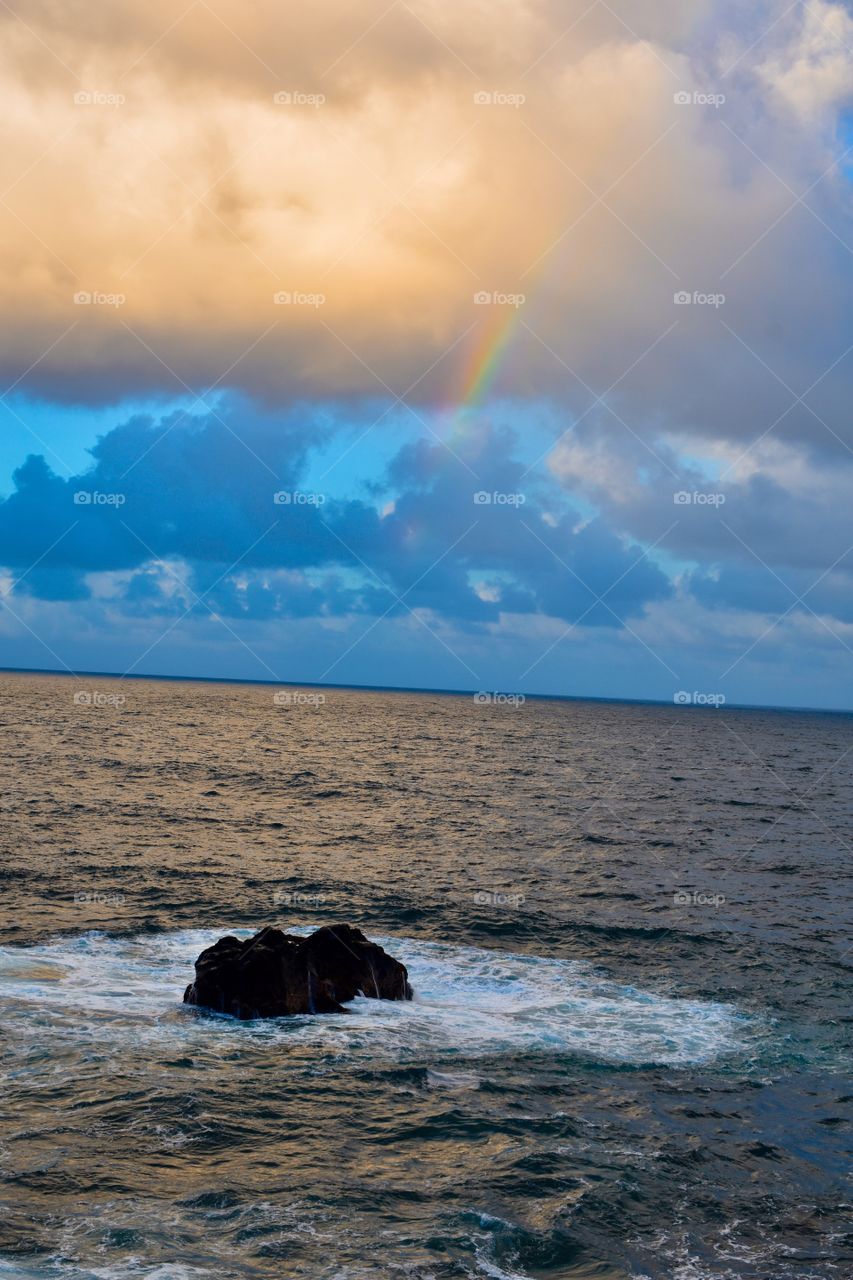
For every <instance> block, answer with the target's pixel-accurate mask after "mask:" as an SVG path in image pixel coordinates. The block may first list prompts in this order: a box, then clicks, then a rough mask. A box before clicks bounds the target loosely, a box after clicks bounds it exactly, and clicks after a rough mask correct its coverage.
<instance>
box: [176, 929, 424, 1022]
mask: <svg viewBox="0 0 853 1280" xmlns="http://www.w3.org/2000/svg"><path fill="white" fill-rule="evenodd" d="M357 995H364V996H369V997H371V998H372V999H376V1000H411V998H412V988H411V987H410V986H409V975H408V973H407V971H406V966H405V965H402V964H400V962H399V960H395V959H394V958H393V957H392V956H389V955H388V954H387V952H385V951H383V949H382V947H380V946H378V945H377V943H375V942H370V941H369V939H368V938H366V937H365V936H364V934H363V933H362V932H361V930H360V929H355V928H353V926H352V925H349V924H336V925H329V926H327V927H325V928H323V929H318V930H317V932H316V933H312V934H311V935H310V936H309V937H307V938H297V937H294V936H293V935H292V934H288V933H283V932H282V930H281V929H261V931H260V933H256V934H255V936H254V937H253V938H247V939H245V940H243V941H241V940H240V939H239V938H233V937H227V938H220V939H219V941H218V942H217V943H215V944H214V945H213V946H212V947H208V948H207V950H206V951H202V953H201V955H200V956H199V958H198V959H197V960H196V962H195V982H191V983H190V985H189V986H188V987H187V989H186V991H185V992H184V1003H185V1004H194V1005H200V1006H201V1007H203V1008H205V1009H213V1010H214V1011H215V1012H216V1013H230V1014H232V1015H233V1016H234V1017H235V1018H280V1017H282V1015H284V1014H290V1013H346V1012H347V1010H346V1009H345V1008H344V1004H345V1003H346V1002H347V1001H348V1000H352V999H353V998H354V997H355V996H357Z"/></svg>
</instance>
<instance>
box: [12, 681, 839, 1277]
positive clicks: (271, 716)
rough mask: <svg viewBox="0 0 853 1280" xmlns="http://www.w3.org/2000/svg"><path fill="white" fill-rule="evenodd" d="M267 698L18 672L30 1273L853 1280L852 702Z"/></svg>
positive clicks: (16, 931) (22, 1267)
mask: <svg viewBox="0 0 853 1280" xmlns="http://www.w3.org/2000/svg"><path fill="white" fill-rule="evenodd" d="M75 692H77V693H80V692H83V693H90V694H101V695H107V700H106V701H104V699H103V698H101V699H99V698H94V699H93V700H92V702H91V703H90V705H78V704H77V703H75V701H74V694H75ZM273 692H274V691H273V690H272V689H268V688H263V687H252V686H237V685H210V684H190V683H172V682H124V683H119V682H117V681H106V680H104V681H91V680H87V681H84V682H82V683H80V684H75V683H74V682H73V681H71V680H65V679H60V678H47V677H43V678H42V677H24V676H7V677H2V678H0V694H2V697H0V721H1V722H2V732H3V743H4V751H3V754H2V759H0V771H2V777H0V796H2V820H3V821H2V832H3V835H2V864H0V905H2V908H3V910H2V930H0V997H2V1001H3V1010H4V1013H3V1019H2V1025H0V1036H2V1040H0V1067H2V1070H3V1075H4V1093H3V1103H2V1106H0V1209H2V1213H0V1277H6V1276H9V1277H15V1278H16V1277H21V1280H24V1278H29V1280H47V1278H51V1280H95V1278H97V1280H207V1278H209V1277H215V1278H216V1280H231V1278H234V1280H237V1278H240V1280H242V1278H247V1280H248V1278H251V1277H258V1278H261V1277H263V1278H267V1277H317V1278H319V1280H333V1278H340V1280H344V1278H346V1280H374V1278H380V1277H382V1278H384V1277H395V1276H399V1277H412V1278H414V1280H429V1278H434V1280H451V1278H455V1277H482V1276H486V1277H494V1278H495V1280H502V1278H505V1277H509V1278H510V1280H519V1278H521V1280H527V1278H531V1280H535V1278H537V1277H542V1278H543V1280H544V1278H545V1277H548V1278H551V1277H564V1276H565V1277H578V1278H584V1280H587V1278H589V1280H592V1278H593V1277H595V1278H596V1280H599V1278H600V1280H616V1278H618V1277H628V1276H633V1277H642V1276H646V1277H650V1278H654V1280H658V1278H663V1277H666V1278H668V1280H669V1278H671V1280H704V1278H705V1277H708V1278H710V1277H716V1278H720V1280H724V1278H726V1277H753V1278H754V1280H777V1278H778V1280H800V1278H807V1277H813V1278H814V1280H835V1278H836V1277H843V1276H848V1275H850V1274H851V1272H853V1240H851V1237H850V1235H849V1234H846V1233H847V1232H849V1223H850V1200H851V1195H850V1188H849V1184H848V1183H847V1182H846V1181H845V1175H846V1172H847V1170H848V1169H849V1166H850V1146H851V1141H850V1138H851V1134H850V1127H849V1126H850V1118H851V1106H850V1103H851V1095H853V1086H851V1084H850V1082H849V1078H848V1073H849V1067H850V1058H849V1044H850V1029H851V1026H853V1021H851V1017H850V1005H849V994H850V968H851V963H853V939H851V934H850V928H849V911H847V910H846V907H849V902H850V879H849V876H850V867H851V861H850V855H851V851H852V850H853V809H852V808H851V799H853V785H851V777H850V769H849V762H850V760H851V759H853V754H849V755H848V753H851V752H853V733H851V731H852V730H853V718H851V717H849V716H842V715H838V716H832V715H805V714H783V713H769V712H768V713H762V712H745V711H733V710H720V711H710V710H709V711H704V710H693V709H684V708H675V707H673V708H665V707H640V706H619V705H614V704H594V703H561V702H528V703H527V704H525V705H524V706H521V707H515V706H512V705H477V704H475V703H474V701H473V700H470V701H469V700H467V699H462V698H449V697H438V696H435V697H433V696H425V695H390V694H375V693H359V692H354V691H352V692H345V691H336V690H329V691H327V693H326V702H325V703H324V704H323V705H320V706H314V705H311V704H310V703H309V704H306V703H291V705H290V706H289V707H288V706H279V705H276V704H275V703H274V702H273ZM116 695H118V698H119V699H120V698H124V699H126V701H124V702H123V703H122V702H120V701H118V703H117V702H116ZM98 702H101V703H102V705H97V704H98ZM336 920H349V921H351V922H352V923H354V924H358V925H359V926H361V927H362V928H364V929H365V931H366V932H367V933H368V934H369V935H370V936H371V937H374V938H376V939H377V940H379V941H381V942H382V943H383V945H385V946H386V947H387V948H388V950H390V951H391V952H392V954H394V955H397V956H398V957H399V958H400V959H402V960H403V961H404V962H405V963H406V964H407V965H408V967H409V972H410V978H411V981H412V983H413V985H414V987H415V991H416V996H417V998H416V1000H415V1001H414V1002H413V1003H412V1004H411V1005H408V1004H405V1005H404V1004H399V1005H398V1004H385V1003H378V1002H374V1001H367V1000H359V1001H356V1002H355V1004H354V1005H353V1013H352V1015H351V1016H349V1017H346V1018H345V1017H335V1016H328V1017H322V1018H314V1019H311V1018H295V1019H290V1020H281V1021H278V1022H267V1023H253V1024H243V1023H236V1022H234V1021H232V1020H230V1019H223V1018H214V1017H209V1016H206V1015H203V1014H201V1015H200V1014H198V1013H197V1012H195V1011H193V1010H190V1009H187V1008H185V1007H184V1006H182V1005H181V1003H180V1000H181V995H182V991H183V987H184V985H185V983H186V982H187V980H188V979H189V977H190V976H191V973H192V961H193V959H194V958H195V956H196V955H197V954H198V952H199V951H200V950H201V949H202V948H203V947H204V946H205V945H207V944H208V943H209V942H210V941H212V940H215V938H216V937H218V936H220V935H221V934H222V933H223V932H226V931H227V932H234V931H239V930H241V929H245V930H250V931H252V930H254V929H256V928H257V927H259V926H260V925H261V924H263V923H273V922H275V923H279V924H281V925H283V926H286V927H288V928H300V929H309V928H312V927H315V926H316V925H317V924H319V923H323V922H326V923H329V922H334V921H336Z"/></svg>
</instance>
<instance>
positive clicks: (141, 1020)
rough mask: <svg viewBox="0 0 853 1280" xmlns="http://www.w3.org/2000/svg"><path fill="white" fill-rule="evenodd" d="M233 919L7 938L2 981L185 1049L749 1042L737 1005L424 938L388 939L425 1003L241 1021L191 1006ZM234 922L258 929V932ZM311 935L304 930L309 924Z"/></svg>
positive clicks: (640, 1050)
mask: <svg viewBox="0 0 853 1280" xmlns="http://www.w3.org/2000/svg"><path fill="white" fill-rule="evenodd" d="M226 932H229V930H228V929H227V928H223V929H217V930H204V931H202V930H185V931H181V932H175V933H171V934H151V935H144V936H140V937H135V938H114V937H110V936H108V935H103V934H86V935H83V936H77V937H73V938H61V939H56V940H54V941H51V942H48V943H45V944H43V945H39V946H33V947H25V948H21V947H18V948H14V947H5V948H0V991H2V994H3V996H4V997H5V999H6V1000H11V1001H12V1002H13V1009H14V1010H15V1011H16V1013H17V1015H18V1016H26V1014H27V1013H28V1012H30V1011H31V1012H38V1013H39V1015H40V1018H39V1022H40V1025H42V1026H45V1019H47V1023H48V1024H50V1025H52V1026H53V1027H54V1028H55V1029H56V1028H57V1026H58V1025H59V1026H61V1027H62V1028H63V1032H64V1034H66V1035H67V1034H72V1035H73V1034H75V1033H78V1034H80V1035H85V1034H86V1032H87V1028H88V1029H89V1031H91V1032H93V1033H96V1034H97V1036H98V1037H99V1039H100V1040H101V1041H102V1042H103V1041H104V1040H109V1039H110V1038H111V1037H112V1036H113V1035H114V1036H119V1035H123V1036H125V1037H126V1035H127V1032H128V1030H130V1031H131V1032H132V1034H133V1035H134V1036H136V1037H138V1038H140V1039H141V1040H148V1039H151V1038H155V1039H157V1040H158V1041H160V1040H168V1041H170V1042H171V1047H172V1049H173V1051H174V1052H175V1053H176V1054H180V1053H193V1052H194V1051H202V1050H204V1048H205V1047H210V1046H211V1044H212V1042H216V1043H217V1044H218V1046H219V1047H223V1045H224V1044H225V1043H233V1038H234V1036H240V1037H241V1038H242V1039H243V1041H244V1042H245V1041H247V1040H248V1041H251V1042H255V1043H257V1044H258V1046H262V1045H263V1044H264V1043H267V1042H275V1041H280V1040H283V1039H286V1040H290V1041H292V1040H294V1039H295V1040H297V1041H298V1042H299V1044H300V1045H302V1046H304V1047H306V1048H310V1047H311V1046H312V1045H316V1047H317V1050H318V1052H319V1053H320V1054H326V1053H328V1052H334V1053H336V1054H339V1053H344V1054H346V1053H347V1052H348V1051H351V1052H354V1053H357V1054H359V1055H363V1054H364V1053H365V1052H369V1053H373V1054H379V1055H380V1056H383V1057H384V1056H385V1055H386V1054H390V1055H392V1056H394V1057H397V1058H399V1057H401V1056H402V1057H404V1058H405V1057H411V1056H419V1057H420V1058H421V1059H422V1058H423V1057H424V1056H427V1055H438V1056H440V1057H443V1058H451V1059H452V1058H453V1057H454V1056H456V1057H466V1058H468V1057H486V1056H489V1055H493V1054H507V1053H520V1052H540V1053H551V1054H557V1055H559V1054H561V1055H566V1054H571V1055H580V1056H588V1057H592V1058H595V1059H599V1060H602V1061H606V1062H611V1063H615V1064H650V1063H656V1064H662V1065H669V1066H682V1065H685V1066H686V1065H689V1064H695V1063H705V1062H710V1061H712V1060H713V1059H715V1058H718V1057H719V1056H721V1055H723V1054H727V1053H731V1052H734V1051H737V1050H738V1049H739V1048H740V1047H741V1045H742V1042H743V1039H744V1036H745V1034H746V1030H747V1019H745V1018H744V1017H743V1016H741V1015H740V1014H739V1013H738V1011H737V1010H736V1009H735V1008H734V1007H732V1006H731V1005H725V1004H718V1003H713V1002H704V1001H697V1000H684V999H676V998H672V997H667V996H664V995H659V994H656V993H653V992H649V991H642V990H638V989H637V988H635V987H631V986H625V985H621V984H619V983H617V982H614V981H612V980H609V979H607V978H605V977H603V976H601V975H600V974H598V973H596V972H595V971H594V970H592V969H591V968H590V967H588V966H585V965H582V964H577V963H574V962H570V961H565V960H555V959H547V958H543V957H539V956H529V955H522V954H517V953H512V952H506V951H494V950H486V949H483V948H479V947H457V946H450V945H446V944H444V943H434V942H424V941H420V940H417V939H412V938H380V939H377V940H378V941H380V942H382V943H383V945H384V946H385V947H386V949H387V950H389V951H390V952H391V953H392V954H393V955H395V956H397V957H398V958H399V959H401V960H402V961H403V962H404V963H405V964H406V965H407V966H408V969H409V975H410V980H411V982H412V985H413V986H414V989H415V1000H414V1001H413V1002H412V1003H399V1004H398V1003H390V1002H386V1001H375V1000H367V999H361V998H359V999H357V1000H355V1001H354V1002H353V1003H352V1005H351V1006H350V1008H351V1010H352V1014H351V1015H350V1016H348V1017H344V1016H341V1015H329V1016H323V1017H316V1018H308V1017H305V1018H289V1019H282V1020H276V1021H274V1022H270V1021H267V1022H255V1023H237V1022H235V1021H234V1020H232V1019H223V1018H217V1019H211V1018H209V1017H206V1016H201V1017H199V1016H198V1014H196V1013H194V1012H192V1011H190V1010H189V1009H187V1008H185V1007H183V1006H182V1005H181V1003H180V1002H181V1000H182V996H183V989H184V986H185V985H186V983H187V982H188V981H190V979H191V977H192V973H193V961H194V960H195V958H196V956H197V955H198V954H199V952H200V951H201V950H203V948H204V947H206V946H209V945H210V944H211V942H213V941H215V940H216V938H218V937H220V936H222V934H223V933H226ZM232 932H235V933H238V934H241V935H243V936H245V935H246V934H247V932H248V931H246V930H233V931H232ZM303 932H304V930H303Z"/></svg>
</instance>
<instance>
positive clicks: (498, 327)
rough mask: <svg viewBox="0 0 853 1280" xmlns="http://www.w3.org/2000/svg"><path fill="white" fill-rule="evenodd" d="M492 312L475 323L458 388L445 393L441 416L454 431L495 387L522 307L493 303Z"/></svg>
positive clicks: (453, 431)
mask: <svg viewBox="0 0 853 1280" xmlns="http://www.w3.org/2000/svg"><path fill="white" fill-rule="evenodd" d="M491 312H492V313H491V314H489V315H486V316H484V319H483V322H482V323H481V324H480V325H479V326H478V331H477V333H476V335H475V340H474V342H473V343H472V344H471V346H470V348H469V350H468V353H467V357H466V360H465V363H464V365H463V368H462V375H461V377H460V379H459V383H458V384H457V389H456V391H455V392H454V393H452V394H451V395H450V396H449V397H448V399H449V404H448V406H447V409H446V410H445V414H444V415H443V416H444V422H445V428H446V430H447V431H449V432H450V433H451V434H453V435H457V434H459V433H460V431H462V430H463V429H464V427H465V426H466V425H467V423H468V422H469V421H470V414H471V411H472V410H474V409H477V408H479V407H480V406H481V405H482V404H483V402H484V400H485V399H486V398H487V396H488V395H489V392H490V391H491V390H492V388H493V387H494V384H495V381H496V379H497V376H498V374H499V373H500V372H501V370H502V368H503V366H504V361H505V357H506V355H507V353H508V351H509V349H510V346H511V344H512V340H513V338H514V336H515V334H516V331H517V329H518V327H519V325H520V323H521V319H520V316H521V307H514V306H506V307H505V306H501V305H498V304H495V305H494V307H493V308H491Z"/></svg>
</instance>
